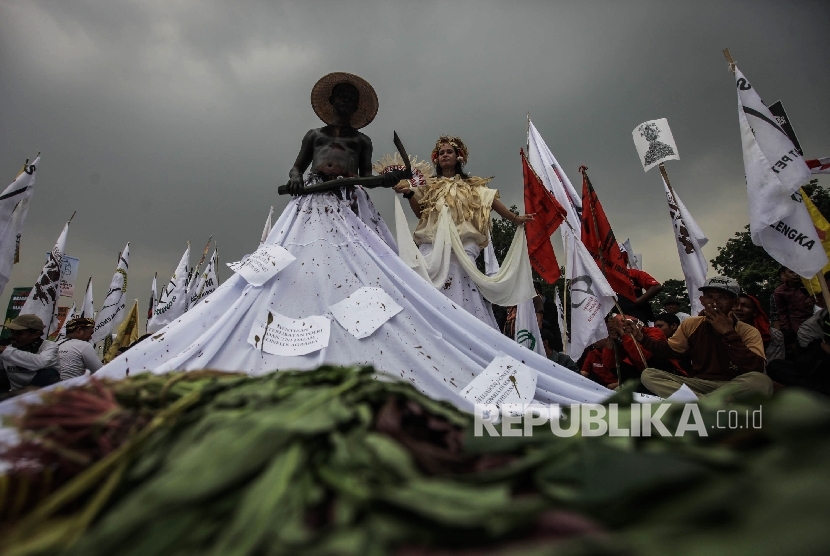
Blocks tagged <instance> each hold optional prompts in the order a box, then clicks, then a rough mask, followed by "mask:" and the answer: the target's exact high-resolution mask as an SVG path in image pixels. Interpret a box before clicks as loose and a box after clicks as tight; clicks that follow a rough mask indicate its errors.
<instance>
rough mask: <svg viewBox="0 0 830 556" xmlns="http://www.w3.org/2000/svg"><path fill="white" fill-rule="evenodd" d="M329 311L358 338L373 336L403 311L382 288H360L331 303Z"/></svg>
mask: <svg viewBox="0 0 830 556" xmlns="http://www.w3.org/2000/svg"><path fill="white" fill-rule="evenodd" d="M329 311H331V314H332V315H334V318H335V319H337V322H339V323H340V326H342V327H343V328H345V329H346V330H347V331H348V332H349V334H351V335H352V336H354V337H355V338H357V339H360V338H365V337H367V336H371V335H372V333H373V332H374V331H375V330H377V329H378V328H380V327H381V326H382V325H383V323H385V322H386V321H388V320H389V319H391V318H392V317H394V316H395V315H397V314H398V313H400V312H401V311H403V307H401V306H400V305H398V304H397V303H395V300H393V299H392V298H391V297H389V294H388V293H386V292H385V291H384V290H382V289H381V288H360V289H359V290H357V291H356V292H354V293H353V294H351V295H350V296H349V297H347V298H346V299H344V300H343V301H340V302H338V303H335V304H334V305H331V306H330V307H329Z"/></svg>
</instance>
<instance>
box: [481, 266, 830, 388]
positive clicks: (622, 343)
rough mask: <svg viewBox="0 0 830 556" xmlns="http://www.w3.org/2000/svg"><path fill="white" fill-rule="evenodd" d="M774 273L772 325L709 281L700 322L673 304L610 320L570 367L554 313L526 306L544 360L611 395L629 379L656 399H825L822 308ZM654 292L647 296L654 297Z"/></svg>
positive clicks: (721, 283) (791, 277) (827, 352)
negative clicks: (679, 395)
mask: <svg viewBox="0 0 830 556" xmlns="http://www.w3.org/2000/svg"><path fill="white" fill-rule="evenodd" d="M639 272H642V271H639ZM643 274H645V275H646V276H648V275H647V274H646V273H643ZM778 274H779V277H780V280H781V285H780V286H779V287H778V288H776V290H775V292H774V293H773V295H772V297H771V299H770V313H771V314H772V315H774V317H773V318H772V319H771V318H770V316H768V314H767V312H765V311H764V309H763V308H762V306H761V302H760V301H759V300H758V299H757V298H756V297H755V296H753V295H751V294H748V293H746V292H744V291H742V289H741V287H740V285H739V284H738V283H737V281H735V280H733V279H731V278H727V277H722V276H718V277H713V278H710V279H709V280H707V282H706V283H705V284H704V286H703V287H701V288H700V295H701V298H700V299H701V302H702V304H703V307H704V309H703V311H702V312H701V313H700V314H699V315H694V316H691V315H689V314H688V313H685V312H683V311H681V310H680V309H681V307H682V306H683V303H682V301H681V300H679V299H677V298H668V299H665V300H664V301H663V303H662V308H663V312H662V313H659V314H657V315H656V316H654V317H653V320H648V321H644V320H642V318H641V317H642V315H643V313H642V312H638V313H637V314H631V313H633V312H634V311H631V312H626V313H625V314H618V313H616V312H614V313H611V314H609V315H608V316H607V318H606V323H605V324H606V329H607V332H608V336H607V337H605V338H603V339H601V340H599V341H597V342H595V343H593V344H592V345H590V346H588V347H587V348H586V349H585V351H584V352H583V353H582V354H571V356H572V357H573V358H571V357H569V356H567V355H565V354H563V353H561V351H562V349H563V348H562V346H563V344H562V341H561V339H560V338H561V336H560V331H559V326H558V320H559V315H558V313H557V309H556V305H555V304H554V303H552V302H548V300H547V299H545V298H544V297H543V296H541V295H539V296H537V298H536V299H535V300H534V307H535V309H536V316H537V321H538V323H539V327H540V329H541V331H542V338H543V341H544V344H545V351H546V353H547V355H548V358H549V359H551V360H552V361H555V362H556V363H558V364H560V365H562V366H563V367H566V368H568V369H571V370H573V371H575V372H579V373H580V374H582V375H583V376H585V377H587V378H590V379H591V380H593V381H595V382H597V383H599V384H602V385H603V386H606V387H607V388H610V389H615V388H617V387H619V386H620V385H621V384H622V383H624V382H626V381H630V380H636V381H638V382H639V384H638V387H637V390H638V391H639V392H642V393H652V394H656V395H658V396H661V397H668V396H670V395H671V394H672V393H674V392H675V391H677V390H678V389H679V388H680V387H681V386H682V385H684V384H685V385H686V386H687V387H688V388H689V389H691V390H692V391H693V392H694V393H695V394H697V395H700V396H702V395H706V394H710V393H712V392H714V391H715V390H719V389H721V388H723V387H726V386H728V390H729V392H728V395H731V396H733V397H735V396H742V395H749V394H758V395H762V396H770V395H772V393H773V391H774V390H777V389H780V388H783V387H786V386H799V387H802V388H807V389H809V390H813V391H815V392H819V393H822V394H825V395H830V316H828V310H827V308H826V307H825V303H824V299H823V297H821V296H814V295H811V294H810V293H809V292H808V291H807V288H805V286H804V285H803V284H802V281H801V278H800V277H799V276H798V275H797V274H795V273H794V272H793V271H792V270H790V269H788V268H785V267H781V268H780V270H779V273H778ZM649 278H650V277H649ZM825 279H828V280H830V272H828V273H827V275H826V276H825ZM655 282H656V281H655ZM658 285H659V284H655V285H652V286H649V287H655V289H658V291H659V288H657V286H658ZM537 291H538V290H537ZM646 291H647V290H646ZM656 293H657V292H655V293H654V294H652V297H653V295H656ZM621 299H622V297H621ZM495 314H496V315H497V316H499V315H505V316H504V317H503V319H502V322H503V326H502V330H503V332H504V333H505V335H508V336H511V337H512V336H513V335H514V328H513V323H512V322H511V319H514V318H515V308H511V309H509V310H507V311H503V310H500V308H497V309H496V311H495ZM554 323H555V325H554Z"/></svg>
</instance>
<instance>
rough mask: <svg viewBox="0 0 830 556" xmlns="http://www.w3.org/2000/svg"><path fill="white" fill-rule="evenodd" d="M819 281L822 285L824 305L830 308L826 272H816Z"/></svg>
mask: <svg viewBox="0 0 830 556" xmlns="http://www.w3.org/2000/svg"><path fill="white" fill-rule="evenodd" d="M816 278H818V283H819V285H821V296H822V297H823V298H824V305H825V306H826V307H827V308H828V309H830V291H828V290H827V280H825V279H824V274H822V273H821V272H819V273H818V274H816Z"/></svg>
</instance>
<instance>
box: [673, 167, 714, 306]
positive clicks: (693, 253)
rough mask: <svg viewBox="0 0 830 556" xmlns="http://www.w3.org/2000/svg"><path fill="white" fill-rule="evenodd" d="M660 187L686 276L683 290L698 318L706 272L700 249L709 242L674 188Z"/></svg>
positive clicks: (704, 260)
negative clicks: (687, 294) (686, 292)
mask: <svg viewBox="0 0 830 556" xmlns="http://www.w3.org/2000/svg"><path fill="white" fill-rule="evenodd" d="M663 187H664V189H665V190H666V200H667V201H668V203H669V216H670V217H671V220H672V226H673V227H674V239H675V241H676V242H677V255H678V256H679V257H680V268H682V269H683V276H685V277H686V289H687V290H688V293H689V302H690V304H691V307H692V314H693V315H697V314H698V313H700V312H701V311H702V310H703V305H702V304H701V303H700V291H699V288H700V287H701V286H702V285H703V283H704V282H705V281H706V273H707V272H708V271H709V266H708V265H707V264H706V258H705V257H704V256H703V251H701V249H700V248H701V247H703V246H704V245H706V243H707V242H708V241H709V239H708V238H707V237H706V236H705V235H704V234H703V231H702V230H701V229H700V226H698V225H697V222H695V220H694V218H692V215H691V214H689V211H688V210H686V206H685V205H684V204H683V201H681V200H680V197H678V196H677V194H676V193H675V192H674V189H672V188H671V187H669V184H667V183H666V180H663Z"/></svg>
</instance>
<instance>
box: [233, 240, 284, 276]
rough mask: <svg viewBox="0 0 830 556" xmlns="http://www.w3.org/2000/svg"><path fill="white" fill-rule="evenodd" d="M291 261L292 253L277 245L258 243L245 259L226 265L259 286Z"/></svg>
mask: <svg viewBox="0 0 830 556" xmlns="http://www.w3.org/2000/svg"><path fill="white" fill-rule="evenodd" d="M293 261H294V255H292V254H291V253H289V252H288V251H287V250H286V249H285V248H283V247H280V246H279V245H260V246H259V248H258V249H257V250H256V251H254V252H253V253H251V255H250V256H249V257H248V258H247V259H245V260H243V261H239V262H235V263H228V266H229V267H230V269H231V270H233V271H234V272H236V273H237V274H239V275H240V276H242V277H243V278H245V280H246V281H247V282H248V283H249V284H251V285H252V286H261V285H263V284H264V283H265V282H267V281H268V280H270V279H271V278H273V277H274V276H276V274H277V273H278V272H279V271H281V270H282V269H283V268H285V267H287V266H288V265H290V264H291V263H292V262H293Z"/></svg>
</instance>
